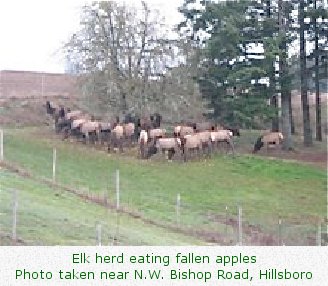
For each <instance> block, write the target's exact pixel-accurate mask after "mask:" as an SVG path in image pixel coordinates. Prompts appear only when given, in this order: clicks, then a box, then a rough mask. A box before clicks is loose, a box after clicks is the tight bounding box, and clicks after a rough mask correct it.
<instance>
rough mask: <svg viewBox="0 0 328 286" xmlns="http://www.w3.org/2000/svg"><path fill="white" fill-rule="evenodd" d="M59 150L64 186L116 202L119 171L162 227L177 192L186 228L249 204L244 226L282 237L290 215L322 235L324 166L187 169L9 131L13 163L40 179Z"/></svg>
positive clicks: (171, 218)
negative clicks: (279, 226)
mask: <svg viewBox="0 0 328 286" xmlns="http://www.w3.org/2000/svg"><path fill="white" fill-rule="evenodd" d="M249 139H250V138H249ZM249 139H247V140H249ZM243 140H245V139H243ZM53 146H56V148H57V159H58V160H57V181H58V182H60V183H61V184H64V185H69V186H73V187H75V188H84V189H85V188H89V190H90V192H91V193H98V194H102V193H104V192H107V193H108V196H109V199H110V201H111V202H113V203H114V202H115V181H114V172H115V170H116V169H119V170H120V182H121V204H122V205H124V206H125V207H127V208H129V209H131V210H134V211H137V212H138V213H141V214H142V215H143V216H144V217H145V218H147V219H151V220H153V221H156V222H159V223H163V224H168V225H172V224H175V222H176V209H175V201H176V196H177V194H180V195H181V218H180V222H181V225H183V227H185V228H192V229H198V230H206V231H213V230H220V229H222V223H223V222H222V220H223V217H225V215H226V213H225V208H226V206H228V215H229V217H231V218H234V219H236V216H237V206H238V205H241V206H242V208H243V219H244V221H245V222H248V223H250V224H252V225H258V226H260V227H261V229H263V230H264V231H267V232H269V233H276V230H277V222H278V219H279V218H282V219H283V222H284V224H285V225H290V228H293V227H294V225H295V226H299V225H301V226H302V227H303V226H304V231H306V232H308V233H310V234H311V235H312V234H313V235H315V227H316V224H317V223H318V221H319V220H322V219H323V218H324V216H325V211H326V203H325V202H326V172H325V170H322V169H319V168H315V167H311V166H306V165H301V164H297V163H292V162H284V161H281V160H269V159H265V158H259V157H255V156H250V155H240V156H237V157H236V158H234V159H233V158H232V157H230V156H223V155H215V156H213V158H212V159H210V160H201V161H193V162H189V163H187V164H183V163H181V162H173V163H167V162H164V161H141V160H138V159H136V158H133V157H130V156H124V155H123V156H122V155H108V154H107V153H105V152H102V151H96V150H94V149H92V148H89V147H86V146H83V145H82V144H77V143H69V142H62V141H60V140H58V139H51V140H50V139H49V138H46V137H40V134H39V131H38V130H34V129H25V130H7V131H6V133H5V159H6V160H8V161H10V162H14V163H16V164H18V165H20V166H22V167H24V168H26V169H27V170H29V171H30V172H31V173H32V174H34V175H36V176H41V177H46V178H51V176H52V147H53ZM215 216H218V217H219V218H218V219H213V217H215ZM229 231H231V229H229ZM297 231H298V230H297ZM296 236H297V234H296V233H295V237H296Z"/></svg>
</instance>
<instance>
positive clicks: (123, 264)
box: [0, 247, 328, 286]
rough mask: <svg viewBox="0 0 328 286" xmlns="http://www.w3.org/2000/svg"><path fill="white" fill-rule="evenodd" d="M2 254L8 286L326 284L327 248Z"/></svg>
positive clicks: (65, 250) (60, 249) (100, 249)
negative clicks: (41, 284)
mask: <svg viewBox="0 0 328 286" xmlns="http://www.w3.org/2000/svg"><path fill="white" fill-rule="evenodd" d="M9 250H10V251H11V252H10V251H9ZM7 252H8V253H7ZM0 253H1V257H6V259H5V260H4V259H2V260H1V262H0V266H1V270H2V271H1V274H0V279H1V280H2V281H8V282H9V281H10V283H9V284H8V285H33V284H34V283H35V285H38V283H40V282H42V283H45V284H44V285H90V283H97V285H109V284H108V281H111V282H112V283H115V285H116V286H120V285H172V286H174V285H252V286H253V285H277V286H278V285H282V284H281V283H283V285H286V286H288V285H324V281H327V279H328V275H327V271H326V269H327V257H328V256H327V255H328V251H327V248H324V247H293V248H289V247H247V248H246V247H244V248H243V247H226V248H225V247H111V248H109V247H107V248H106V247H24V248H10V247H3V248H2V249H0ZM23 255H24V256H23ZM22 258H23V259H22ZM4 261H6V262H4ZM324 261H326V262H324ZM1 276H3V277H1ZM4 279H6V280H4ZM83 281H85V284H83V283H82V282H83ZM37 282H38V283H37ZM77 283H78V284H77ZM81 283H82V284H81ZM186 283H187V284H186ZM320 283H321V284H320ZM322 283H323V284H322ZM112 285H114V284H112Z"/></svg>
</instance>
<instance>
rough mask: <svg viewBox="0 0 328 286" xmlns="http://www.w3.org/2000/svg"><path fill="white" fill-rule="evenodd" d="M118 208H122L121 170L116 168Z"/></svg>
mask: <svg viewBox="0 0 328 286" xmlns="http://www.w3.org/2000/svg"><path fill="white" fill-rule="evenodd" d="M116 209H117V210H119V209H120V171H119V170H118V169H117V170H116Z"/></svg>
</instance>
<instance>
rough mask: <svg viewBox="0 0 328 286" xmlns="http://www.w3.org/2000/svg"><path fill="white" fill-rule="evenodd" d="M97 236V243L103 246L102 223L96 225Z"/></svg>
mask: <svg viewBox="0 0 328 286" xmlns="http://www.w3.org/2000/svg"><path fill="white" fill-rule="evenodd" d="M96 237H97V245H99V246H101V224H100V223H98V224H97V226H96Z"/></svg>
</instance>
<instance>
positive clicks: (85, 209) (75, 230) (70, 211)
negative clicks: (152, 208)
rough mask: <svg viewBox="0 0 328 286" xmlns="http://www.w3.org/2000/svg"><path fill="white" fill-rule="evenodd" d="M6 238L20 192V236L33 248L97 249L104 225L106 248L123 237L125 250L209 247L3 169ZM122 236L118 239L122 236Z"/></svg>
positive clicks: (0, 226) (1, 221) (0, 197)
mask: <svg viewBox="0 0 328 286" xmlns="http://www.w3.org/2000/svg"><path fill="white" fill-rule="evenodd" d="M0 182H1V189H0V210H1V215H0V245H1V244H2V245H4V244H9V241H8V240H2V239H1V236H5V235H6V237H8V236H9V235H10V234H11V231H12V225H11V224H12V201H13V190H14V189H16V190H19V191H18V213H17V236H18V238H20V239H22V240H23V242H24V244H28V245H95V243H96V225H97V224H98V223H100V224H101V225H102V242H103V244H107V245H108V244H110V243H112V237H114V236H117V239H118V242H117V243H116V244H120V245H172V244H177V245H182V244H204V243H205V242H204V241H200V240H197V239H195V238H192V237H188V236H185V235H181V234H178V233H174V232H171V231H169V230H167V229H163V228H160V227H156V226H153V225H147V224H145V223H143V222H142V221H140V220H138V219H133V218H131V217H129V216H127V215H124V214H120V216H119V230H118V232H117V218H118V217H117V214H116V213H115V212H112V211H110V210H107V209H105V208H103V207H101V206H98V205H96V204H94V203H90V202H86V201H84V200H82V199H80V198H77V197H76V196H74V195H72V194H69V193H66V192H61V191H58V190H54V189H52V188H49V187H48V186H46V185H43V184H40V183H37V182H35V181H33V180H31V179H28V178H22V177H19V176H17V175H16V174H13V173H10V172H8V171H5V170H0ZM117 233H118V234H117Z"/></svg>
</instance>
